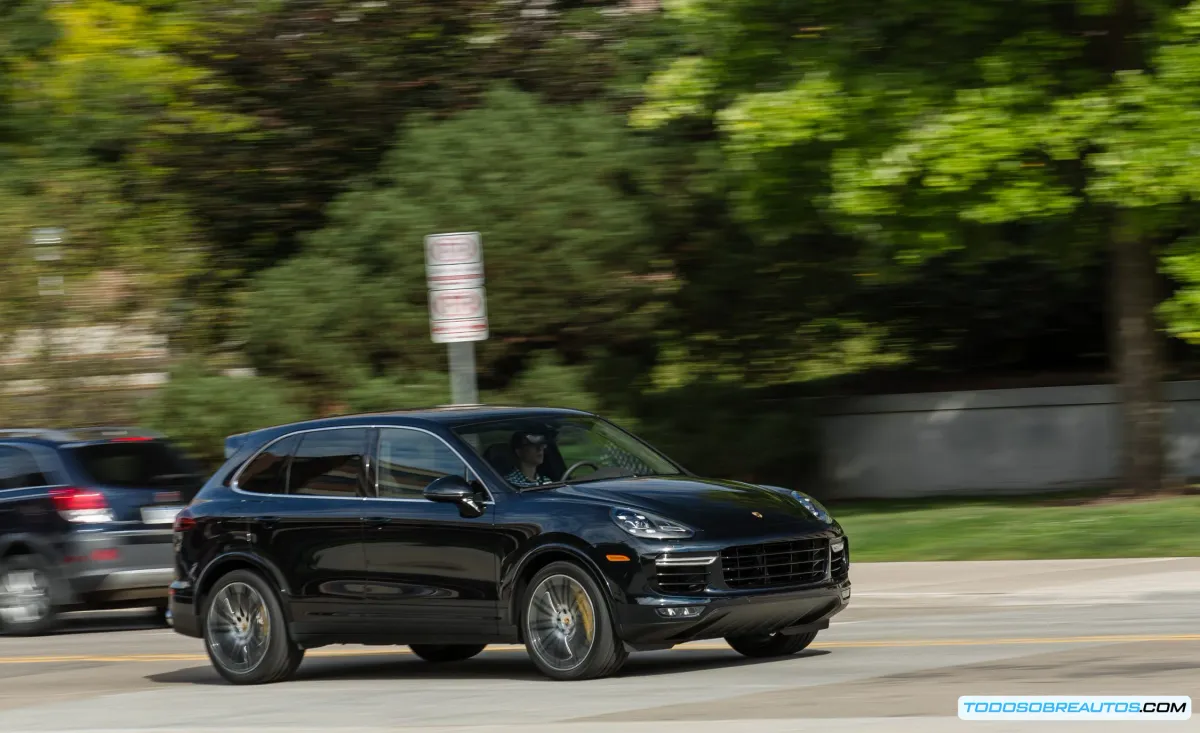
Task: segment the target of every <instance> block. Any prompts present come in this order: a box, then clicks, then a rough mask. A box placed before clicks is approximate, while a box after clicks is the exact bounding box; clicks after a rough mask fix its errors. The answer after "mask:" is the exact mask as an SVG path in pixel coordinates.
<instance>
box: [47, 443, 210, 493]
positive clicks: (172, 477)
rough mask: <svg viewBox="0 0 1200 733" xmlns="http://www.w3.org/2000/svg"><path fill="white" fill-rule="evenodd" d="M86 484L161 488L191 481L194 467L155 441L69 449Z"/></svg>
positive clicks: (176, 452)
mask: <svg viewBox="0 0 1200 733" xmlns="http://www.w3.org/2000/svg"><path fill="white" fill-rule="evenodd" d="M68 450H69V451H70V453H71V454H72V455H73V456H74V458H75V460H76V462H77V463H78V464H79V468H80V469H81V470H82V471H83V477H82V478H85V479H86V480H87V482H88V483H91V484H98V485H101V486H119V487H121V488H124V489H162V488H163V487H170V486H178V485H180V484H181V483H185V482H188V481H194V480H195V479H196V476H197V467H196V466H195V465H193V464H192V462H191V461H189V460H188V459H187V458H186V457H184V456H183V455H182V454H180V453H179V452H178V451H176V450H175V449H173V448H172V447H171V446H170V445H168V444H166V443H164V442H162V441H157V440H151V441H145V442H132V443H99V444H96V445H85V446H80V447H78V448H70V449H68Z"/></svg>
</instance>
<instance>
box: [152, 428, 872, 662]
mask: <svg viewBox="0 0 1200 733" xmlns="http://www.w3.org/2000/svg"><path fill="white" fill-rule="evenodd" d="M226 448H227V451H226V453H227V455H228V456H229V458H228V460H227V461H226V463H225V464H224V465H223V466H222V467H221V468H220V469H219V470H218V471H217V472H216V473H215V474H214V475H213V476H212V477H210V478H209V480H208V481H207V483H206V484H205V486H204V487H203V488H202V489H201V490H200V492H199V494H198V495H197V497H196V499H195V500H194V501H193V502H192V503H191V504H190V506H188V507H187V508H185V509H184V510H183V511H182V512H180V514H179V515H178V517H177V518H176V521H175V526H174V543H175V545H174V548H175V580H174V581H173V582H172V583H171V587H170V591H169V592H170V597H171V601H170V604H171V611H172V614H173V616H174V628H175V630H176V632H178V633H181V634H184V635H187V636H191V637H195V638H200V639H203V640H204V644H205V648H206V650H207V652H208V655H209V658H210V659H211V661H212V663H213V665H214V666H215V668H216V669H217V671H218V672H219V673H220V674H221V675H222V676H223V677H224V678H225V679H227V680H229V681H230V682H233V683H239V684H256V683H264V682H274V681H279V680H283V679H286V678H288V677H289V676H291V675H292V673H293V672H295V670H296V669H297V667H298V666H299V665H300V662H301V659H302V658H303V656H304V652H305V650H306V649H312V648H314V647H318V646H322V645H329V644H395V645H401V644H403V645H408V646H409V647H410V648H411V649H412V651H413V652H414V653H415V654H417V655H419V656H420V657H422V658H424V659H426V660H429V661H433V662H444V661H460V660H465V659H468V658H470V657H472V656H474V655H476V654H478V653H479V652H481V651H482V650H483V649H484V648H485V647H486V645H488V644H501V643H521V644H524V645H525V647H526V648H527V650H528V652H529V655H530V657H531V659H532V660H533V662H534V664H535V665H536V666H537V668H538V669H539V670H541V672H542V673H544V674H545V675H547V676H549V677H551V678H554V679H561V680H573V679H586V678H596V677H602V676H606V675H610V674H612V673H614V672H616V671H617V670H618V669H619V668H620V667H621V665H622V663H623V662H624V661H625V659H626V658H627V656H628V654H629V653H630V652H634V651H643V650H656V649H666V648H670V647H672V646H674V645H676V644H681V643H684V642H688V641H693V640H697V639H716V638H724V639H725V640H727V641H728V643H729V644H730V645H731V646H732V648H733V649H735V650H737V651H738V652H740V653H742V654H744V655H747V656H750V657H771V656H781V655H788V654H793V653H795V652H798V651H800V650H801V649H804V648H805V647H806V646H808V645H809V644H810V643H811V642H812V640H813V639H814V637H815V636H816V634H817V632H818V631H820V630H821V629H825V628H828V625H829V619H830V618H831V617H832V616H834V615H835V614H837V613H839V612H840V611H842V610H843V609H844V608H845V607H846V605H847V603H848V602H849V598H850V580H849V557H850V555H849V543H848V540H847V538H846V536H845V534H844V532H843V531H842V528H841V527H840V526H839V525H838V523H837V522H836V521H835V520H834V519H833V518H832V517H830V516H829V515H828V513H827V512H826V511H825V509H824V508H823V507H822V506H821V505H820V504H819V503H817V502H816V501H815V500H813V499H812V498H811V497H809V496H807V495H806V494H803V493H800V492H797V491H789V490H787V489H782V488H775V487H767V486H756V485H749V484H745V483H738V482H733V481H721V480H713V479H705V478H700V477H697V476H695V475H692V474H690V473H689V472H687V471H686V470H684V469H683V468H681V467H680V466H678V465H677V464H676V463H674V462H673V461H671V460H670V459H668V458H667V457H665V456H663V455H662V454H661V453H659V452H658V451H656V450H654V449H653V448H651V447H649V446H648V445H646V444H645V443H644V442H642V441H641V440H639V439H637V438H635V437H633V436H632V435H630V434H629V433H628V432H626V431H624V430H622V429H620V428H618V427H616V426H615V425H613V424H612V423H610V422H608V421H606V420H604V419H602V418H600V417H597V416H595V415H592V414H589V413H585V412H579V411H573V410H561V409H534V408H497V407H463V408H438V409H430V410H425V411H414V412H397V413H387V414H372V415H356V416H349V417H338V418H329V419H322V420H315V421H310V422H305V423H299V424H292V425H286V426H280V427H274V428H269V429H264V430H261V431H257V432H252V433H246V434H243V435H238V436H233V437H231V438H230V439H228V441H227V445H226Z"/></svg>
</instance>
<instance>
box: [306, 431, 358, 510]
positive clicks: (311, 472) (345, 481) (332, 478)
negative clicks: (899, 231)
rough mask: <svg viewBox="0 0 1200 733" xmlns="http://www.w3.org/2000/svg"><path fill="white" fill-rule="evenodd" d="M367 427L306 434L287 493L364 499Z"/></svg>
mask: <svg viewBox="0 0 1200 733" xmlns="http://www.w3.org/2000/svg"><path fill="white" fill-rule="evenodd" d="M368 432H369V431H368V430H367V429H366V428H349V429H339V430H319V431H317V432H313V433H305V434H304V435H303V436H302V437H301V439H300V447H299V448H297V449H296V454H295V455H294V456H293V457H292V465H291V468H290V469H289V470H288V477H289V478H288V486H289V490H288V493H290V494H297V495H301V496H349V497H356V496H364V495H365V492H364V489H365V487H366V472H365V470H364V464H365V461H364V460H363V456H364V455H365V454H366V450H367V434H368Z"/></svg>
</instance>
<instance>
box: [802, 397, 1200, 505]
mask: <svg viewBox="0 0 1200 733" xmlns="http://www.w3.org/2000/svg"><path fill="white" fill-rule="evenodd" d="M1165 392H1166V396H1167V399H1168V402H1169V404H1170V407H1171V416H1170V420H1169V444H1168V445H1169V456H1170V460H1171V463H1172V466H1173V470H1175V471H1176V472H1178V473H1181V474H1183V475H1185V476H1189V477H1195V476H1200V382H1174V383H1169V384H1167V385H1166V387H1165ZM822 412H823V417H822V419H821V439H822V443H823V444H822V462H823V466H822V473H823V483H824V484H825V491H824V494H825V495H826V496H828V497H831V498H868V497H876V498H888V497H891V498H901V497H917V496H931V495H937V494H965V493H969V494H991V493H1029V492H1038V491H1046V490H1053V489H1067V488H1075V487H1093V486H1102V485H1106V484H1109V483H1111V482H1113V481H1115V480H1116V479H1117V477H1118V472H1119V445H1120V422H1119V418H1120V404H1119V402H1118V400H1117V390H1116V388H1115V387H1112V386H1107V385H1096V386H1078V387H1046V388H1033V389H1008V390H986V391H977V392H937V393H929V394H906V395H881V396H874V397H858V398H850V399H843V400H838V401H835V402H830V403H827V404H826V406H825V408H824V409H823V411H822Z"/></svg>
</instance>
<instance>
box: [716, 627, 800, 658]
mask: <svg viewBox="0 0 1200 733" xmlns="http://www.w3.org/2000/svg"><path fill="white" fill-rule="evenodd" d="M815 638H817V632H815V631H810V632H809V633H807V634H791V635H788V634H779V633H776V634H756V635H753V636H727V637H725V641H726V643H728V644H729V646H731V647H733V650H734V651H735V652H737V653H738V654H741V655H743V656H747V657H752V658H756V659H758V658H767V657H786V656H788V655H790V654H795V653H796V652H799V651H801V650H803V649H804V648H806V647H807V646H808V645H809V644H811V643H812V642H813V639H815Z"/></svg>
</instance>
